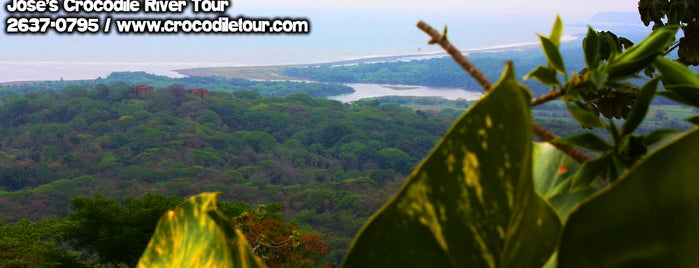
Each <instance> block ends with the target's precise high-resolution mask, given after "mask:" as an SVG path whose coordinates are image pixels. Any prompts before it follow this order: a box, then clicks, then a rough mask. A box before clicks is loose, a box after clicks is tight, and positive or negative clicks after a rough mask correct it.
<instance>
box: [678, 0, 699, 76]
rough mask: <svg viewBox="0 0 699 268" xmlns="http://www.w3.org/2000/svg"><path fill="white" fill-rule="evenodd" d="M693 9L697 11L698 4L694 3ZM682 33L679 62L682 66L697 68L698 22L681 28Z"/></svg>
mask: <svg viewBox="0 0 699 268" xmlns="http://www.w3.org/2000/svg"><path fill="white" fill-rule="evenodd" d="M692 2H696V1H692ZM695 7H696V8H697V9H699V4H698V3H695ZM698 13H699V12H698ZM696 15H699V14H696ZM688 21H692V20H688ZM682 31H683V32H684V37H682V38H680V46H679V47H678V49H677V56H679V57H680V61H682V62H683V63H684V64H688V65H694V66H697V65H699V21H696V20H695V21H692V22H690V23H689V24H687V26H685V27H682Z"/></svg>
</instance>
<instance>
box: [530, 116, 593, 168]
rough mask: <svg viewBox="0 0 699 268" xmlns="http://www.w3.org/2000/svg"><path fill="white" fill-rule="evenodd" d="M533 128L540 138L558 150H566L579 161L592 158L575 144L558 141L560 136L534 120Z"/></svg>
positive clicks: (583, 161)
mask: <svg viewBox="0 0 699 268" xmlns="http://www.w3.org/2000/svg"><path fill="white" fill-rule="evenodd" d="M532 130H534V133H536V135H537V136H538V137H539V138H541V139H542V140H545V141H546V142H548V143H549V144H551V145H553V147H556V148H557V149H558V150H561V151H563V152H565V153H566V154H567V155H568V156H570V158H573V159H574V160H575V161H578V163H585V162H587V161H588V160H590V156H588V155H586V154H584V153H583V152H581V151H579V150H578V149H575V147H573V145H570V144H568V143H563V142H556V141H555V140H556V138H558V136H556V134H553V133H552V132H551V131H548V129H546V128H544V127H543V126H541V125H539V124H537V123H534V122H532Z"/></svg>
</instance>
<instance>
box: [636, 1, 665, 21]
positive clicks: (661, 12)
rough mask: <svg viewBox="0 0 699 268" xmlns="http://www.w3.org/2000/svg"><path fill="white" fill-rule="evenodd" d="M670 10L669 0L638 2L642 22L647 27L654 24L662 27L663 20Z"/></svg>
mask: <svg viewBox="0 0 699 268" xmlns="http://www.w3.org/2000/svg"><path fill="white" fill-rule="evenodd" d="M669 9H670V2H669V1H668V0H640V1H638V13H639V14H640V15H641V21H643V24H645V25H646V26H648V25H650V23H651V22H654V23H655V24H656V26H662V25H663V24H664V23H663V18H664V17H665V14H667V12H668V10H669Z"/></svg>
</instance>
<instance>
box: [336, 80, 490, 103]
mask: <svg viewBox="0 0 699 268" xmlns="http://www.w3.org/2000/svg"><path fill="white" fill-rule="evenodd" d="M345 85H346V86H348V87H351V88H352V89H354V93H350V94H342V95H335V96H329V97H328V99H331V100H337V101H341V102H353V101H357V100H360V99H366V98H378V97H383V96H408V97H439V98H444V99H447V100H459V99H462V100H467V101H474V100H478V99H479V98H480V97H481V96H482V95H483V93H482V92H478V91H472V90H466V89H462V88H453V87H427V86H416V85H389V84H368V83H349V84H345Z"/></svg>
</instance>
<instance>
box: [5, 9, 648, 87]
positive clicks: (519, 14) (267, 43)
mask: <svg viewBox="0 0 699 268" xmlns="http://www.w3.org/2000/svg"><path fill="white" fill-rule="evenodd" d="M10 1H11V0H3V1H2V2H4V3H9V2H10ZM230 1H232V6H231V7H230V8H228V10H227V15H228V16H230V17H236V16H245V17H254V18H273V17H304V18H307V19H308V20H310V22H311V33H310V34H302V35H285V34H281V35H270V34H253V35H241V34H233V35H220V34H217V35H184V34H176V35H131V34H126V35H120V34H116V33H111V34H107V35H105V34H96V35H90V34H88V35H80V34H67V35H65V34H64V35H57V34H54V33H50V34H39V35H7V34H5V33H4V27H5V25H4V23H2V24H0V29H2V34H0V50H1V51H4V53H0V82H7V81H18V80H43V79H61V78H65V79H91V78H97V77H99V76H106V75H108V74H109V73H110V72H111V71H148V72H152V73H156V74H166V75H170V74H172V72H171V70H174V69H185V68H194V67H214V66H246V65H270V64H305V63H319V62H328V61H339V60H346V59H356V58H361V57H368V56H377V55H397V54H411V53H417V52H432V51H438V50H440V48H439V47H437V46H427V45H426V41H427V37H426V35H425V34H424V33H422V32H421V31H419V30H418V29H416V27H415V24H416V23H417V21H418V20H425V21H426V22H428V23H430V24H431V25H433V26H434V27H435V28H438V29H441V28H442V27H444V26H445V25H446V26H448V27H449V37H450V39H451V40H452V42H453V43H454V44H456V45H457V46H458V47H459V48H462V49H472V48H481V47H490V46H498V45H505V44H512V43H526V42H532V41H536V40H537V37H536V33H548V31H549V29H550V27H551V25H552V23H553V21H554V19H555V17H556V14H560V15H561V17H562V18H563V21H564V23H566V24H583V25H584V24H586V23H587V22H588V20H589V19H590V17H592V16H593V15H594V14H595V13H597V12H601V11H629V12H637V11H636V9H637V0H612V1H610V0H576V1H568V0H565V1H561V0H526V1H525V0H458V1H457V0H433V1H415V0H409V1H406V0H385V1H376V0H373V1H372V0H352V1H349V0H341V1H321V0H295V1H283V0H230ZM0 10H1V11H0V22H5V19H6V17H7V16H8V14H7V13H6V12H5V10H4V5H3V8H0ZM171 16H180V17H187V16H192V15H191V14H179V15H178V14H175V15H171ZM639 23H640V21H639ZM567 29H570V28H567Z"/></svg>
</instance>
